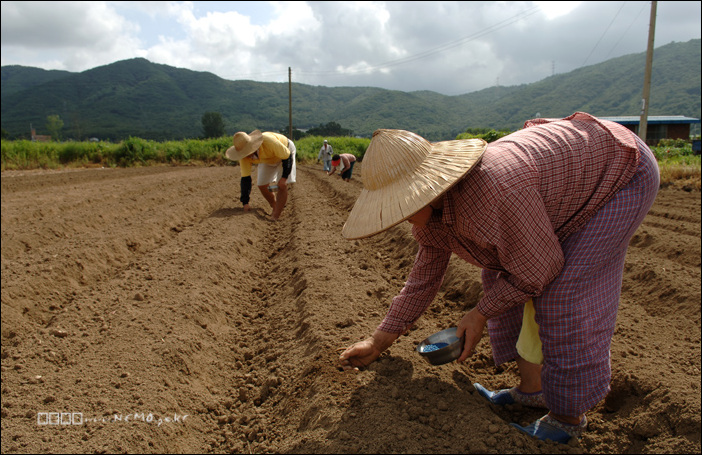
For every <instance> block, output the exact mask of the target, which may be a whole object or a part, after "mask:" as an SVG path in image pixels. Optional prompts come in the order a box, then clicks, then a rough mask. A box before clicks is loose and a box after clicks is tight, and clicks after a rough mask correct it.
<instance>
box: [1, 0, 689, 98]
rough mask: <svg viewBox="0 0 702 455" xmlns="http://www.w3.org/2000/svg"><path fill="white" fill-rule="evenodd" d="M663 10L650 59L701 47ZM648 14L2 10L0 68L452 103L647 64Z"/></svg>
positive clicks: (635, 9)
mask: <svg viewBox="0 0 702 455" xmlns="http://www.w3.org/2000/svg"><path fill="white" fill-rule="evenodd" d="M700 4H701V2H699V1H686V2H676V1H665V2H658V8H657V17H656V30H655V47H659V46H662V45H665V44H669V43H670V42H672V41H676V42H686V41H689V40H691V39H698V38H700V23H701V22H702V18H701V15H700ZM650 14H651V2H621V1H606V2H597V1H584V2H555V1H552V2H435V1H432V2H416V1H412V2H400V1H391V2H346V1H335V2H200V1H198V2H165V1H164V2H149V1H139V2H90V1H88V2H84V1H82V2H58V1H52V2H30V1H21V2H14V1H3V2H2V50H1V51H2V52H1V57H0V58H1V60H2V66H6V65H23V66H33V67H38V68H43V69H47V70H48V69H59V70H67V71H73V72H80V71H84V70H87V69H91V68H95V67H97V66H102V65H106V64H110V63H113V62H116V61H119V60H125V59H130V58H135V57H143V58H145V59H147V60H149V61H151V62H154V63H161V64H166V65H170V66H174V67H178V68H186V69H190V70H194V71H208V72H211V73H214V74H216V75H218V76H220V77H222V78H224V79H229V80H238V79H251V80H257V81H263V82H287V81H288V68H291V70H292V80H293V82H299V83H303V84H310V85H323V86H329V87H339V86H372V87H382V88H386V89H392V90H402V91H414V90H432V91H435V92H439V93H443V94H446V95H457V94H463V93H469V92H473V91H476V90H481V89H484V88H487V87H492V86H495V85H501V86H510V85H518V84H523V83H531V82H535V81H538V80H541V79H543V78H545V77H548V76H551V75H552V74H559V73H566V72H570V71H572V70H575V69H577V68H580V67H583V66H588V65H592V64H596V63H599V62H602V61H605V60H608V59H611V58H615V57H619V56H622V55H626V54H631V53H640V52H646V47H647V40H648V31H649V21H650Z"/></svg>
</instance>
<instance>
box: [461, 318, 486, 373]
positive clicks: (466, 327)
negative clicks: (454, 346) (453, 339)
mask: <svg viewBox="0 0 702 455" xmlns="http://www.w3.org/2000/svg"><path fill="white" fill-rule="evenodd" d="M485 324H487V318H486V317H485V316H483V315H482V314H480V313H479V312H478V309H477V308H473V309H472V310H470V311H469V312H468V313H466V315H465V316H463V318H462V319H461V322H459V323H458V327H457V329H456V336H457V337H458V338H464V340H463V351H462V352H461V356H460V357H459V358H458V362H463V361H464V360H465V359H467V358H468V357H470V356H471V355H473V351H474V350H475V347H476V346H477V345H478V342H479V341H480V339H481V338H482V337H483V330H484V329H485Z"/></svg>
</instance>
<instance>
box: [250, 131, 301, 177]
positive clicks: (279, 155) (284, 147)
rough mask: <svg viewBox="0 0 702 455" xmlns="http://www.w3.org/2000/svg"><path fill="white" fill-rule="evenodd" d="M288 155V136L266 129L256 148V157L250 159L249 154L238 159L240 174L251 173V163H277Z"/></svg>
mask: <svg viewBox="0 0 702 455" xmlns="http://www.w3.org/2000/svg"><path fill="white" fill-rule="evenodd" d="M289 157H290V149H288V138H287V137H285V136H284V135H282V134H279V133H271V132H269V131H266V132H264V133H263V143H262V144H261V147H259V149H258V159H255V160H254V159H252V158H251V155H249V156H247V157H245V158H242V159H241V161H239V165H240V166H241V176H242V177H248V176H250V175H251V165H253V164H259V163H263V164H278V163H280V162H281V161H283V160H286V159H288V158H289Z"/></svg>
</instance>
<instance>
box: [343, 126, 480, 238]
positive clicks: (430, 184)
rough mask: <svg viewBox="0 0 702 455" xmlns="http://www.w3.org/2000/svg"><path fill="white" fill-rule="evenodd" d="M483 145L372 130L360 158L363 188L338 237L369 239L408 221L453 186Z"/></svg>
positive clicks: (406, 132) (475, 160)
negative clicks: (429, 139)
mask: <svg viewBox="0 0 702 455" xmlns="http://www.w3.org/2000/svg"><path fill="white" fill-rule="evenodd" d="M486 147H487V142H485V141H484V140H482V139H463V140H454V141H444V142H434V143H430V142H429V141H427V140H426V139H424V138H422V137H421V136H419V135H417V134H415V133H412V132H409V131H404V130H388V129H381V130H377V131H375V132H374V133H373V138H372V139H371V142H370V144H369V145H368V149H367V150H366V153H365V155H364V156H363V168H362V179H363V190H362V191H361V194H360V196H359V197H358V199H357V200H356V203H355V204H354V206H353V209H351V213H350V214H349V217H348V219H347V220H346V223H345V224H344V227H343V229H342V231H341V232H342V235H343V236H344V237H345V238H347V239H361V238H365V237H370V236H372V235H375V234H378V233H380V232H383V231H385V230H387V229H389V228H391V227H393V226H395V225H396V224H399V223H401V222H402V221H404V220H406V219H407V218H410V217H411V216H412V215H414V214H415V213H417V212H418V211H420V210H421V209H422V208H424V207H426V206H427V205H428V204H429V203H431V202H432V201H433V200H434V199H436V198H438V197H439V196H441V195H442V194H443V193H444V192H446V191H447V190H448V189H449V188H451V187H452V186H453V185H455V184H456V183H458V181H459V180H460V179H461V177H463V176H464V175H466V173H467V172H468V171H470V170H471V169H472V168H473V167H474V166H475V165H476V164H477V163H478V162H479V161H480V158H481V157H482V156H483V153H484V152H485V148H486Z"/></svg>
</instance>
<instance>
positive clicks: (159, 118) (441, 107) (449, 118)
mask: <svg viewBox="0 0 702 455" xmlns="http://www.w3.org/2000/svg"><path fill="white" fill-rule="evenodd" d="M700 55H701V51H700V40H699V39H696V40H691V41H688V42H685V43H670V44H667V45H665V46H661V47H658V48H656V49H655V50H654V58H653V72H652V77H651V97H650V104H649V106H650V107H649V115H685V116H688V117H694V118H700V117H701V115H700V114H701V112H700V86H701V83H700V67H702V63H701V61H700ZM645 58H646V54H645V52H644V53H640V54H631V55H626V56H623V57H619V58H615V59H611V60H608V61H606V62H603V63H600V64H597V65H591V66H587V67H583V68H579V69H577V70H575V71H572V72H570V73H566V74H558V75H554V76H551V77H548V78H546V79H543V80H541V81H539V82H535V83H532V84H523V85H519V86H511V87H502V86H496V87H491V88H487V89H484V90H480V91H477V92H472V93H467V94H464V95H457V96H446V95H442V94H439V93H435V92H429V91H418V92H401V91H395V90H385V89H380V88H373V87H322V86H311V85H305V84H299V83H294V82H293V83H292V85H291V86H290V87H289V86H288V84H287V83H268V82H254V81H247V80H238V81H230V80H225V79H222V78H220V77H218V76H215V75H214V74H212V73H207V72H196V71H191V70H187V69H182V68H174V67H171V66H167V65H160V64H155V63H151V62H149V61H148V60H145V59H142V58H136V59H130V60H124V61H119V62H115V63H112V64H110V65H105V66H101V67H97V68H93V69H90V70H86V71H83V72H80V73H72V72H66V71H46V70H42V69H38V68H30V67H22V66H3V67H2V112H1V114H2V116H1V123H2V125H1V126H2V129H3V130H4V133H5V132H6V133H7V136H8V137H10V138H18V137H28V136H29V131H30V125H31V126H32V127H34V128H35V129H36V131H37V133H38V134H49V133H48V132H47V131H46V124H47V117H48V116H51V115H58V116H59V117H60V118H61V120H62V121H63V122H64V127H63V130H62V136H63V137H64V138H72V139H76V140H85V139H87V138H89V137H97V138H100V139H103V140H112V141H117V140H121V139H125V138H127V137H130V136H133V137H141V138H144V139H154V140H180V139H186V138H197V137H200V136H201V135H202V115H203V114H204V113H205V112H219V113H220V114H221V115H222V118H223V120H224V124H225V131H226V133H227V134H233V133H234V132H236V131H241V130H243V131H251V130H253V129H256V128H258V129H261V130H269V131H279V130H281V129H284V128H287V126H288V123H289V117H288V115H289V114H288V102H289V100H288V90H289V89H290V90H291V92H292V107H293V112H292V117H293V127H294V128H296V129H301V130H305V129H308V128H312V127H316V126H319V125H324V124H327V123H329V122H336V123H338V124H339V125H341V126H342V127H343V128H345V129H349V130H351V131H353V132H354V134H355V135H358V136H364V137H370V135H371V134H372V133H373V131H375V130H376V129H378V128H397V129H406V130H410V131H414V132H416V133H418V134H420V135H422V136H424V137H426V138H427V139H429V140H433V141H435V140H446V139H453V138H454V137H455V136H456V135H457V134H459V133H461V132H463V131H465V130H466V129H467V128H494V129H497V130H516V129H518V128H520V127H521V126H522V125H523V123H524V121H525V120H527V119H530V118H534V117H537V116H541V117H565V116H567V115H570V114H572V113H573V112H576V111H585V112H589V113H591V114H593V115H597V116H603V117H609V116H618V115H639V113H640V109H641V107H640V106H641V97H642V91H643V80H644V68H645Z"/></svg>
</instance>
